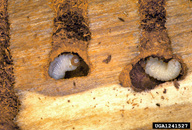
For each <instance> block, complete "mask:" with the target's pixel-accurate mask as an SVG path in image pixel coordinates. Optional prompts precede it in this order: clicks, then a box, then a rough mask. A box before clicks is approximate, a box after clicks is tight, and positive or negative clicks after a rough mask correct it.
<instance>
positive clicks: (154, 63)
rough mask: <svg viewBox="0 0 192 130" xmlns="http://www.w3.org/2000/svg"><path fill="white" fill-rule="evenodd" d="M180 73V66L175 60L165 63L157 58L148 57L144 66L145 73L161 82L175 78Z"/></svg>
mask: <svg viewBox="0 0 192 130" xmlns="http://www.w3.org/2000/svg"><path fill="white" fill-rule="evenodd" d="M180 71H181V64H180V63H179V62H178V61H177V60H176V59H172V60H170V61H169V62H168V63H165V62H163V61H162V60H159V59H158V58H152V57H150V58H149V59H148V60H147V63H146V66H145V73H147V74H148V75H150V76H151V77H153V78H155V79H157V80H161V81H169V80H172V79H175V78H177V77H178V76H179V73H180Z"/></svg>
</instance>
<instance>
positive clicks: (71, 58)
mask: <svg viewBox="0 0 192 130" xmlns="http://www.w3.org/2000/svg"><path fill="white" fill-rule="evenodd" d="M79 64H80V61H79V57H78V56H77V55H73V54H63V55H60V56H59V57H56V58H55V59H54V61H53V62H51V64H50V66H49V71H48V73H49V75H50V77H52V78H54V79H61V78H64V77H65V72H66V71H73V70H75V69H76V68H77V67H78V66H79Z"/></svg>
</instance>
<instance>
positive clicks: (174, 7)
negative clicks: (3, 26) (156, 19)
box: [8, 0, 192, 130]
mask: <svg viewBox="0 0 192 130" xmlns="http://www.w3.org/2000/svg"><path fill="white" fill-rule="evenodd" d="M166 4H167V5H166V11H167V22H166V27H167V30H168V35H169V37H170V39H171V42H172V47H173V52H174V53H176V54H179V55H181V56H182V58H183V60H184V62H185V63H186V64H187V66H188V74H187V76H186V78H185V79H184V80H182V81H179V84H180V89H179V90H177V89H176V88H174V86H173V83H172V82H167V83H164V84H163V85H160V87H157V88H156V89H154V90H152V91H150V92H142V93H136V92H134V91H132V90H131V89H130V88H123V87H121V86H120V85H119V81H118V76H119V74H120V72H121V70H122V69H123V67H124V66H125V65H126V64H127V63H129V62H130V61H131V59H133V58H134V57H135V56H137V55H138V54H139V51H138V45H139V36H140V29H139V12H138V1H137V0H127V1H125V0H109V1H105V0H89V1H88V17H89V20H90V30H91V33H92V39H91V41H90V43H89V46H88V57H89V60H90V62H91V64H92V68H91V72H90V74H89V75H88V76H87V77H78V78H72V79H67V80H66V79H61V80H54V79H52V78H50V77H49V76H48V65H49V63H48V60H49V53H50V50H51V42H52V37H51V36H52V28H53V18H54V15H55V14H54V13H55V12H54V10H53V8H52V3H51V1H36V0H16V1H9V3H8V5H9V6H8V13H9V22H10V24H11V25H10V28H11V29H10V37H11V39H10V44H11V46H10V48H11V53H12V55H13V61H14V74H15V82H16V83H15V86H14V87H15V90H16V92H17V94H18V95H19V98H20V100H21V107H20V113H19V115H18V116H17V119H16V122H17V123H18V124H19V126H20V127H21V128H23V129H30V130H32V129H47V128H52V129H99V130H101V129H110V130H115V129H117V130H119V129H120V130H121V129H126V130H127V129H142V128H143V129H151V123H152V122H153V121H190V122H192V118H191V117H192V113H191V105H192V102H191V97H192V93H191V90H192V88H191V87H192V82H191V80H192V67H191V66H192V40H191V38H192V2H190V1H189V0H168V1H167V3H166ZM121 19H123V20H124V22H123V21H122V20H121ZM109 55H111V61H110V62H109V63H108V64H106V63H105V62H103V60H105V59H106V58H107V57H108V56H109ZM74 84H75V85H74ZM164 89H166V90H167V93H166V94H164V93H163V91H164ZM162 96H163V97H162ZM94 98H95V99H94ZM163 98H164V99H163ZM136 99H137V100H136ZM141 100H142V101H141ZM156 103H160V107H158V106H157V105H156ZM57 112H58V113H57ZM184 113H187V114H184Z"/></svg>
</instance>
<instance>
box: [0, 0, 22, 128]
mask: <svg viewBox="0 0 192 130" xmlns="http://www.w3.org/2000/svg"><path fill="white" fill-rule="evenodd" d="M0 5H1V6H0V130H16V129H18V127H17V126H16V124H14V122H13V119H14V117H15V116H16V114H17V113H18V106H19V101H18V97H17V96H16V95H15V92H14V89H13V86H14V82H15V78H14V74H13V60H12V57H11V52H10V48H9V46H10V43H9V23H8V13H7V0H1V1H0Z"/></svg>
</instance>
